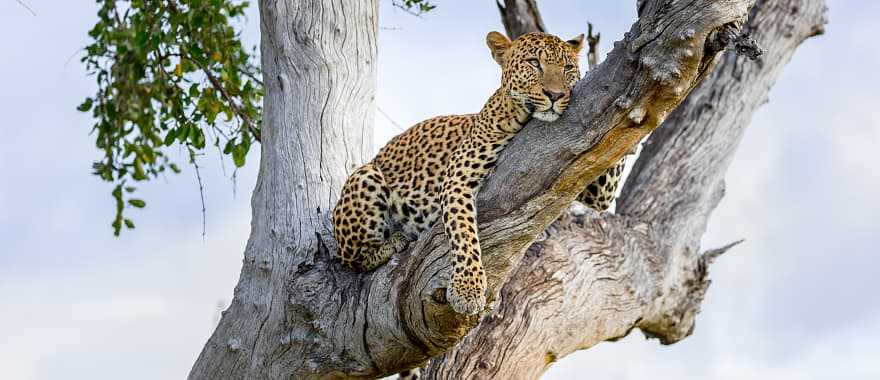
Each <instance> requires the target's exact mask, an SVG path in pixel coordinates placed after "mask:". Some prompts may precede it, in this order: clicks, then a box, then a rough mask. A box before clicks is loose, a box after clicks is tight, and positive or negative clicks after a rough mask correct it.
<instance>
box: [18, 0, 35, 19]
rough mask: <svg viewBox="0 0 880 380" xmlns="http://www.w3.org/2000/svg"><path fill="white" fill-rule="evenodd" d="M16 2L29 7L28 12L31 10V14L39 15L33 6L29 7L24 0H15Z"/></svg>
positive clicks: (25, 7)
mask: <svg viewBox="0 0 880 380" xmlns="http://www.w3.org/2000/svg"><path fill="white" fill-rule="evenodd" d="M15 2H17V3H19V4H21V6H23V7H24V9H27V10H28V12H31V14H32V15H34V17H37V13H36V12H34V10H33V9H31V7H29V6H28V5H27V4H25V3H24V1H21V0H15Z"/></svg>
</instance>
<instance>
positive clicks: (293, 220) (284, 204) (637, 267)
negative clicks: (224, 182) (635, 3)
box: [190, 0, 821, 379]
mask: <svg viewBox="0 0 880 380" xmlns="http://www.w3.org/2000/svg"><path fill="white" fill-rule="evenodd" d="M774 3H779V4H788V5H791V4H802V5H801V7H800V8H799V12H802V13H803V14H807V15H810V14H813V13H815V12H813V8H814V6H813V5H816V4H818V5H821V1H819V0H816V1H804V0H802V1H795V0H789V1H784V0H779V1H776V2H774ZM803 4H810V6H809V7H808V6H805V5H803ZM749 5H750V1H748V0H738V1H737V0H725V1H712V0H696V1H693V2H688V3H687V4H681V3H680V2H675V3H669V2H665V1H657V2H651V1H647V2H644V3H642V2H640V6H641V8H642V11H641V13H640V14H641V18H640V19H639V21H638V22H637V23H636V24H635V25H633V27H632V29H631V31H630V32H629V33H628V34H627V35H626V36H625V38H624V39H623V40H622V41H621V42H618V43H617V44H615V48H614V50H613V51H612V52H611V53H610V54H609V57H608V59H607V60H606V61H605V62H603V63H602V64H600V65H599V66H598V67H597V68H596V69H595V70H594V71H591V72H590V74H589V75H588V76H587V77H586V78H585V79H584V80H582V81H581V82H580V83H579V84H578V85H577V87H576V89H575V95H574V97H573V99H574V100H573V102H572V104H571V105H570V107H569V110H568V111H567V112H566V114H565V115H564V117H563V118H562V120H560V121H558V122H556V123H553V124H549V125H548V124H546V123H541V122H538V121H533V122H531V123H530V124H529V125H527V126H526V127H525V128H524V130H523V131H522V132H520V134H519V135H518V136H517V137H516V138H515V139H514V141H513V142H512V143H511V145H510V146H509V147H508V148H507V150H506V151H505V152H504V153H503V154H502V156H501V158H500V160H499V165H498V167H497V168H496V172H495V173H494V174H492V175H491V176H490V177H489V178H488V179H487V181H486V184H485V185H484V187H483V189H482V190H481V192H480V195H479V199H478V203H477V205H478V206H477V209H478V210H479V221H480V225H479V229H480V234H481V238H482V246H483V254H484V263H485V266H486V270H487V275H488V278H489V297H490V302H491V303H492V305H493V306H494V310H493V311H492V312H490V313H489V314H488V315H487V316H486V318H485V319H484V320H483V321H482V323H479V324H478V322H479V316H476V317H467V316H462V315H458V314H456V313H454V312H453V311H452V310H451V308H450V307H449V306H448V304H446V302H445V300H444V297H443V295H444V294H445V286H446V280H447V278H448V275H449V270H450V266H449V263H448V261H447V260H446V255H447V254H448V247H447V246H446V243H445V238H444V236H443V232H442V231H441V230H440V229H438V228H435V229H433V230H432V231H430V232H429V233H426V234H425V235H424V236H422V237H421V239H420V240H419V242H418V243H417V244H415V246H414V247H411V250H410V251H409V252H407V253H405V254H402V255H400V256H399V257H395V258H393V259H392V261H390V262H389V263H388V264H386V265H385V266H383V267H381V268H380V269H378V270H376V271H374V272H370V273H352V272H349V271H346V270H343V269H342V268H341V267H340V266H339V265H338V264H337V263H334V262H332V261H331V256H332V255H331V253H332V250H333V249H335V247H334V243H333V238H332V235H331V233H330V229H329V219H328V215H327V211H329V210H330V209H331V208H332V206H333V203H334V202H335V200H336V195H337V194H336V192H337V191H338V189H339V188H340V187H341V185H342V181H343V180H344V179H345V174H346V173H347V172H349V171H350V170H351V169H352V168H353V167H355V166H356V165H357V164H359V163H361V162H363V161H364V160H365V159H366V158H367V157H365V156H366V155H368V154H369V152H370V151H371V150H370V149H368V144H369V143H370V141H371V135H370V133H371V124H370V122H369V121H371V120H372V114H371V112H372V107H373V103H372V96H373V94H372V91H373V88H374V78H375V66H374V62H375V53H376V45H375V41H376V40H375V36H376V6H375V2H364V1H357V0H336V1H332V2H329V1H325V2H313V3H307V4H303V3H302V2H295V1H292V0H287V1H277V2H276V1H270V0H263V1H261V3H260V8H261V16H262V18H261V24H262V32H263V36H262V38H263V45H262V51H263V70H264V73H265V74H264V77H265V80H264V82H265V83H266V99H265V105H266V107H265V111H264V112H265V114H264V121H263V146H262V155H263V156H262V160H261V167H260V174H259V178H258V182H257V186H256V189H255V191H254V196H253V201H252V202H253V210H254V211H253V222H252V232H251V237H250V239H249V241H248V245H247V248H246V250H245V259H244V262H243V267H242V273H241V278H240V281H239V284H238V286H236V289H235V297H234V299H233V302H232V304H231V306H230V308H229V309H228V310H227V311H226V312H225V313H224V315H223V318H222V319H221V322H220V325H219V326H218V328H217V330H216V331H215V332H214V334H213V335H212V337H211V338H210V340H209V341H208V343H207V344H206V345H205V348H204V349H203V351H202V354H201V355H200V357H199V359H198V360H197V362H196V363H195V365H194V367H193V370H192V372H191V373H190V377H191V378H194V379H200V378H296V379H301V378H346V377H348V378H350V377H354V378H375V377H378V376H383V375H388V374H391V373H394V372H397V371H399V370H402V369H404V368H409V367H412V366H415V365H418V364H420V363H422V362H424V361H426V360H427V359H429V358H431V357H433V356H437V355H440V354H443V353H444V352H446V351H447V350H449V349H450V348H451V347H453V346H455V345H456V343H458V342H459V341H461V340H462V338H463V337H465V335H467V334H468V332H471V334H470V335H468V337H467V338H466V339H465V340H464V341H463V342H462V344H460V345H458V346H456V347H455V349H454V350H453V351H451V352H449V353H448V354H447V355H446V356H445V357H444V359H443V360H435V361H434V362H433V367H432V368H431V370H430V371H429V375H430V376H433V377H438V378H439V377H444V378H482V377H488V376H498V377H504V378H534V377H536V376H538V375H539V374H540V373H541V372H542V371H543V370H544V369H545V368H546V366H547V365H549V363H551V362H553V361H554V360H556V359H557V358H559V357H562V356H564V355H565V354H568V353H570V352H571V351H573V350H575V349H580V348H585V347H589V346H591V345H592V344H595V343H596V342H598V341H601V340H606V339H611V338H614V337H619V336H623V335H625V334H626V333H627V332H628V331H629V330H631V329H632V328H635V327H639V328H640V329H642V330H643V331H646V332H649V333H651V334H654V335H656V336H658V337H659V338H660V339H661V340H662V341H664V342H674V341H676V340H678V339H681V338H682V337H684V336H686V335H687V334H688V333H689V331H690V328H691V327H692V325H693V316H694V315H695V314H696V312H697V310H698V307H699V302H700V300H701V299H702V296H703V294H704V292H705V289H706V286H707V285H708V279H707V278H706V275H705V273H706V272H705V271H706V265H707V262H708V261H709V260H708V257H711V256H699V255H698V252H699V251H698V250H697V249H698V245H697V244H698V240H695V239H694V237H695V236H696V237H697V238H698V237H699V234H701V233H702V229H703V228H704V227H705V222H706V219H707V217H708V213H709V211H711V209H712V208H713V207H714V205H715V203H716V202H717V200H718V199H720V192H719V190H718V189H719V188H720V187H719V184H720V183H721V182H720V178H721V173H723V170H724V168H726V163H727V162H728V161H729V157H730V156H731V155H732V152H733V148H734V147H735V143H736V141H737V140H738V136H739V135H738V134H737V133H735V132H723V131H722V132H719V131H717V129H725V130H726V128H733V127H725V126H724V125H725V124H723V123H724V122H729V123H741V124H743V125H744V124H745V121H747V120H748V117H749V116H750V112H751V110H752V109H753V108H754V106H756V105H757V104H759V103H760V102H761V100H762V99H763V98H760V99H758V100H755V99H753V98H750V99H746V100H742V99H739V98H738V95H743V94H754V93H757V94H759V95H760V91H766V88H767V87H768V83H770V82H772V78H773V77H775V74H776V72H778V67H781V66H782V64H784V61H785V60H787V58H788V56H789V55H790V54H791V51H793V50H794V47H796V46H797V44H796V43H794V42H791V41H794V40H797V42H799V41H800V40H802V39H803V38H805V37H804V36H805V35H806V34H804V33H802V29H803V28H804V25H807V23H810V22H812V23H813V24H809V26H810V27H815V25H821V23H818V21H816V20H817V18H815V17H813V18H811V17H798V18H796V19H785V22H778V23H776V24H772V25H767V26H766V28H767V31H768V32H772V33H776V31H777V30H778V29H779V28H784V25H791V27H789V28H788V29H787V30H788V32H789V33H791V36H793V37H791V36H790V37H787V38H788V40H787V41H789V42H788V44H783V43H781V42H774V40H773V39H774V38H779V36H775V35H770V36H767V37H766V39H767V41H765V42H766V47H767V48H768V49H767V50H770V48H771V47H774V48H778V49H780V52H779V54H780V55H779V56H778V57H777V56H776V55H773V54H768V56H767V57H766V58H765V61H762V63H761V65H763V66H762V67H764V69H761V70H759V69H756V68H754V67H751V68H750V66H747V65H744V64H741V65H740V66H738V67H737V68H736V69H735V70H734V69H730V70H733V72H734V73H736V75H737V76H738V78H747V77H748V75H754V79H753V80H751V81H750V82H745V81H742V83H738V84H737V85H736V86H735V85H734V84H735V83H728V82H729V80H727V81H724V80H720V79H719V82H718V83H716V84H714V85H712V88H710V89H709V93H710V94H712V93H713V92H714V93H715V95H712V96H709V97H708V98H703V97H700V98H698V99H703V100H701V101H700V102H699V103H697V104H698V105H699V107H697V106H693V105H691V106H690V107H691V108H694V107H696V108H700V109H703V111H701V113H699V115H701V116H700V117H709V116H710V115H709V114H705V116H702V115H704V113H702V112H709V113H711V111H712V109H711V108H709V107H707V106H704V104H705V103H706V101H707V100H706V99H708V100H710V101H711V104H713V105H716V104H727V103H721V102H722V101H724V102H730V104H728V105H727V106H723V105H721V106H716V107H720V108H716V109H717V110H718V112H720V114H718V115H715V116H714V118H709V119H705V120H703V119H699V120H698V121H699V122H700V123H698V124H694V125H693V126H692V127H681V128H678V129H680V131H679V132H677V133H678V134H681V135H680V136H679V135H678V134H676V132H669V134H670V135H669V137H665V138H664V137H663V136H666V134H664V133H658V134H656V135H655V136H658V137H656V138H652V140H651V142H650V143H649V148H646V151H647V152H649V153H648V154H646V155H645V157H646V158H645V159H644V162H641V161H642V160H640V162H639V163H638V164H637V168H636V171H635V172H634V175H633V178H634V180H633V181H632V182H631V183H628V184H627V189H626V190H625V192H624V195H623V197H622V199H621V200H620V203H619V210H620V215H618V216H613V215H603V216H599V215H595V214H589V213H588V214H585V215H576V214H568V215H564V216H563V217H562V219H560V220H559V221H557V222H555V223H554V220H556V219H557V217H558V216H559V215H560V214H561V213H562V212H564V211H566V210H567V209H568V207H569V205H570V204H571V201H572V199H573V198H574V197H575V196H576V195H577V193H578V192H579V191H580V190H581V189H582V188H583V186H584V185H585V184H586V183H588V182H589V181H591V180H592V179H593V178H595V177H596V176H597V175H598V174H599V173H601V172H602V171H604V170H605V169H606V168H608V167H609V166H611V165H613V164H614V163H616V162H617V161H618V160H619V159H620V157H622V156H623V155H624V154H626V153H627V152H628V151H630V149H632V148H633V146H634V145H635V144H636V143H638V142H639V141H640V140H641V138H642V137H644V136H645V135H646V134H647V133H649V132H650V131H652V130H654V128H656V127H657V126H658V125H659V124H660V123H661V122H662V121H663V120H664V119H666V115H669V114H670V112H672V110H673V109H674V108H675V107H676V106H677V105H678V104H679V103H680V102H681V101H682V100H683V99H684V97H685V96H686V95H687V94H688V93H689V92H690V90H691V89H692V88H694V87H695V86H696V85H697V84H698V83H699V82H700V81H701V80H702V79H703V78H704V77H705V76H706V75H707V74H709V73H710V71H711V69H712V67H713V65H714V63H715V61H716V57H717V54H716V53H717V50H716V49H717V46H718V41H717V40H718V38H719V34H721V33H719V32H720V31H724V30H727V29H729V28H730V27H731V25H736V24H737V23H739V22H742V21H743V20H744V18H745V16H746V12H747V9H748V7H749ZM786 10H788V11H790V10H791V9H788V8H786ZM771 11H772V12H771V13H774V14H777V13H778V14H781V13H780V11H779V10H776V9H775V8H774V9H771ZM811 12H813V13H811ZM778 14H777V16H778ZM304 15H308V17H306V16H304ZM777 19H778V18H777ZM768 23H770V22H769V21H768ZM817 23H818V24H817ZM777 24H783V25H777ZM760 25H764V24H759V27H758V28H757V29H756V32H763V29H762V28H761V27H760ZM814 32H815V31H814ZM774 57H775V58H774ZM771 58H772V60H771ZM729 59H732V60H734V61H737V60H738V59H737V58H726V57H725V58H724V64H725V65H727V64H728V63H727V61H728V60H729ZM767 68H771V70H769V72H770V74H767V72H766V71H767ZM771 74H772V75H771ZM716 75H718V74H716ZM744 75H745V76H744ZM715 86H722V87H721V88H718V89H715V90H712V89H714V88H715ZM746 88H748V89H751V90H744V89H746ZM725 90H726V91H729V92H725ZM737 91H744V92H742V93H738V92H737ZM743 101H744V102H745V103H750V102H754V106H751V107H749V106H746V107H743V108H745V109H746V111H745V112H746V113H744V112H743V111H739V108H738V107H741V103H736V102H743ZM688 104H690V103H688ZM721 111H726V113H727V114H725V112H721ZM734 114H739V115H740V116H738V117H736V116H734ZM695 118H696V116H694V114H692V113H687V114H686V115H685V116H683V117H682V119H681V120H682V121H677V122H676V123H677V124H680V123H683V121H684V120H690V119H695ZM728 119H729V120H728ZM673 120H678V119H676V118H675V116H674V117H673ZM725 120H728V121H725ZM681 125H682V126H685V125H686V124H681ZM669 129H672V128H669ZM740 129H741V128H740ZM663 130H666V129H663ZM716 133H717V134H721V135H724V136H733V137H727V138H726V139H721V140H713V139H714V138H715V137H714V135H715V134H716ZM687 134H695V135H694V136H692V137H688V136H690V135H687ZM676 139H682V140H683V141H676ZM707 150H712V151H709V152H707ZM715 150H721V151H722V153H719V152H716V151H715ZM650 152H653V153H650ZM718 154H725V155H723V156H717V155H718ZM689 157H691V158H689ZM712 157H722V158H723V159H721V160H718V163H717V165H715V164H716V163H715V162H713V163H708V162H707V161H705V160H708V159H710V158H712ZM682 162H685V163H687V165H685V166H681V165H684V164H683V163H682ZM665 165H672V166H673V167H676V168H678V169H679V170H684V171H686V173H678V172H676V171H675V170H673V171H671V172H665V171H662V173H666V174H664V175H663V176H662V177H656V176H655V175H653V174H654V173H653V171H658V170H659V169H657V168H658V167H662V168H665V167H666V166H665ZM676 165H678V166H676ZM701 165H710V166H708V167H707V168H703V167H702V166H701ZM688 170H689V171H688ZM676 181H687V182H676ZM682 183H686V184H687V186H684V185H682ZM551 223H553V225H552V226H551ZM666 223H670V225H668V226H667V225H666ZM548 226H549V227H550V228H549V229H548ZM545 230H546V231H545ZM536 239H537V240H539V242H538V243H537V244H536V245H534V246H532V248H530V249H529V251H528V252H529V253H528V254H526V255H523V253H524V252H525V251H526V249H528V248H529V247H530V246H531V245H532V243H533V242H534V241H535V240H536ZM713 256H714V255H713ZM502 287H503V288H502ZM525 289H527V290H528V291H526V290H525ZM542 320H546V322H545V321H542ZM474 327H476V328H474ZM472 329H473V331H471V330H472ZM501 342H503V343H504V344H500V343H501Z"/></svg>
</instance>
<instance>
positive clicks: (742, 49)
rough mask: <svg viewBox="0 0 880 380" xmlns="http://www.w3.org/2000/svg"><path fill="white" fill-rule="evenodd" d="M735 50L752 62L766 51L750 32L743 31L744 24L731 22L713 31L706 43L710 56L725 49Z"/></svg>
mask: <svg viewBox="0 0 880 380" xmlns="http://www.w3.org/2000/svg"><path fill="white" fill-rule="evenodd" d="M728 48H733V50H734V51H735V52H736V54H738V55H743V56H746V57H748V58H749V59H751V60H756V59H758V58H759V57H760V56H761V55H763V54H764V51H763V50H762V49H761V47H760V46H758V43H757V42H756V41H755V39H754V38H752V37H751V36H750V35H749V33H748V32H743V31H742V23H740V22H729V23H727V24H724V25H722V26H721V27H720V28H718V29H716V30H714V31H712V33H710V34H709V38H708V39H707V41H706V50H707V52H708V53H709V55H715V53H718V52H720V51H722V50H724V49H728Z"/></svg>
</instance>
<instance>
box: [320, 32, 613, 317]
mask: <svg viewBox="0 0 880 380" xmlns="http://www.w3.org/2000/svg"><path fill="white" fill-rule="evenodd" d="M486 42H487V44H488V46H489V49H490V51H491V53H492V57H493V58H494V59H495V61H496V62H497V63H498V64H499V65H500V66H501V73H502V74H501V86H500V87H499V88H498V90H497V91H495V93H494V94H493V95H492V96H491V97H490V98H489V100H488V101H487V102H486V104H485V105H484V107H483V108H482V110H481V111H480V112H479V113H477V114H470V115H454V116H441V117H435V118H433V119H429V120H426V121H423V122H421V123H418V124H416V125H415V126H413V127H411V128H409V129H408V130H407V131H405V132H404V133H402V134H400V135H398V136H396V137H395V138H393V139H392V140H391V141H390V142H389V143H388V144H387V145H385V147H383V148H382V149H381V150H380V151H379V153H378V154H377V156H376V157H375V158H374V159H373V160H372V161H371V162H370V163H368V164H366V165H364V166H363V167H361V168H359V169H357V170H355V171H354V173H352V174H351V176H350V177H349V178H348V180H347V181H346V183H345V185H344V186H343V189H342V193H341V196H340V198H339V202H338V203H337V205H336V208H335V209H334V211H333V233H334V235H335V237H336V240H337V242H338V246H339V249H338V255H339V256H338V257H339V259H340V260H341V262H342V264H343V265H345V266H347V267H349V268H353V269H356V270H367V271H368V270H372V269H374V268H376V267H378V266H379V265H382V264H383V263H384V262H386V261H388V259H389V258H390V257H391V255H393V254H395V253H397V252H400V251H402V250H403V249H405V248H406V246H407V245H408V244H409V242H412V241H414V240H416V239H417V238H418V235H419V234H420V233H421V232H423V231H425V230H427V229H428V228H430V227H431V226H432V225H433V224H434V223H435V222H436V221H437V219H438V218H440V217H442V222H443V227H444V231H445V233H446V236H447V238H448V239H449V245H450V248H451V251H452V255H451V257H450V260H451V261H452V266H453V271H452V277H451V279H450V284H449V286H448V287H447V300H448V301H449V302H450V304H451V306H452V308H453V309H454V310H455V311H457V312H459V313H463V314H474V313H477V312H479V311H480V310H481V309H483V308H484V307H485V303H486V297H485V290H486V275H485V272H484V270H483V265H482V261H481V255H480V238H479V235H478V233H477V223H476V219H477V210H476V207H475V200H476V194H477V192H478V191H479V189H480V185H481V183H482V180H483V178H484V177H485V176H486V175H487V174H488V173H489V172H490V171H491V170H492V168H493V167H494V166H495V162H496V159H497V157H498V154H499V153H500V152H501V151H502V149H504V147H505V146H506V145H507V143H508V142H509V141H510V139H511V138H513V136H514V135H515V134H516V132H517V131H519V130H520V128H521V127H522V126H523V125H525V124H526V123H527V122H528V121H529V120H530V119H531V118H536V119H539V120H543V121H546V122H553V121H555V120H556V119H557V118H559V116H560V115H561V114H562V112H564V111H565V109H566V107H567V106H568V103H569V100H570V97H571V87H572V85H573V84H574V83H575V82H577V80H578V79H579V78H580V71H579V70H578V53H579V52H580V50H581V48H582V46H583V35H580V36H578V37H576V38H574V39H572V40H569V41H563V40H561V39H559V38H558V37H556V36H552V35H549V34H543V33H530V34H526V35H523V36H521V37H520V38H518V39H516V40H515V41H513V42H511V41H510V40H508V39H507V38H506V37H504V36H503V35H501V34H500V33H497V32H491V33H489V34H488V35H487V36H486ZM606 180H607V179H606ZM601 199H604V198H601ZM601 199H599V200H601Z"/></svg>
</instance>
